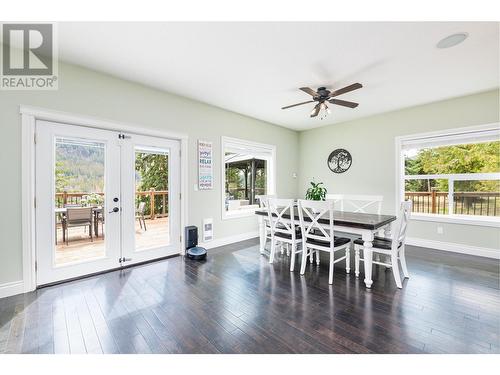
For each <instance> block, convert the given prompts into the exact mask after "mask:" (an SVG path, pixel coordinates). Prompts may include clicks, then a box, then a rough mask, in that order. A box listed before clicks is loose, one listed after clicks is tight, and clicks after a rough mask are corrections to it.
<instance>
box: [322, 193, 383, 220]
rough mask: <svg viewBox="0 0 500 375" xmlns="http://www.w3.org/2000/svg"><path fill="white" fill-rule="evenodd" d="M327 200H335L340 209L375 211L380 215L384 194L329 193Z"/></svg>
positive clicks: (336, 207) (363, 211)
mask: <svg viewBox="0 0 500 375" xmlns="http://www.w3.org/2000/svg"><path fill="white" fill-rule="evenodd" d="M326 200H331V201H333V202H334V207H335V209H336V210H338V211H350V212H361V213H364V214H366V213H374V214H378V215H380V212H381V210H382V202H383V200H384V196H382V195H357V194H327V195H326Z"/></svg>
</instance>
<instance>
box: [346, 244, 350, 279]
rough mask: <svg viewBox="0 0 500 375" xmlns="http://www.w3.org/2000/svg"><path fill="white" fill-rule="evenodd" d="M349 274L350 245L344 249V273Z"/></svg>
mask: <svg viewBox="0 0 500 375" xmlns="http://www.w3.org/2000/svg"><path fill="white" fill-rule="evenodd" d="M350 272H351V244H349V246H347V247H346V248H345V273H350Z"/></svg>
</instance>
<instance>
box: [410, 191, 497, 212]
mask: <svg viewBox="0 0 500 375" xmlns="http://www.w3.org/2000/svg"><path fill="white" fill-rule="evenodd" d="M405 199H407V200H408V199H409V200H411V201H412V202H413V210H412V211H413V212H416V213H429V214H444V215H447V214H449V213H450V212H449V210H450V205H449V194H448V192H441V191H429V192H427V191H419V192H411V191H406V192H405ZM452 199H453V212H452V213H453V214H456V215H477V216H500V192H454V193H453V198H452Z"/></svg>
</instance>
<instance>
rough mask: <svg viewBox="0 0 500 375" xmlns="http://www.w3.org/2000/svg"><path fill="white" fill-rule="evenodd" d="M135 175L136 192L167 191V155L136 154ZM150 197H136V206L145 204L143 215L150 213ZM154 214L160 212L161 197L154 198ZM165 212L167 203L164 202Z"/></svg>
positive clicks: (161, 205) (161, 207) (161, 206)
mask: <svg viewBox="0 0 500 375" xmlns="http://www.w3.org/2000/svg"><path fill="white" fill-rule="evenodd" d="M135 175H136V190H137V191H149V190H151V189H154V190H156V191H160V190H167V189H168V155H164V154H152V153H143V152H136V154H135ZM150 199H151V197H150V196H149V195H138V196H136V205H138V204H139V202H145V203H146V206H145V214H146V215H149V214H150V213H151V212H150V210H151V208H150V207H151V205H150ZM154 200H155V202H154V206H155V212H162V209H163V200H162V199H161V196H156V197H155V199H154ZM165 206H166V207H165V212H168V202H165Z"/></svg>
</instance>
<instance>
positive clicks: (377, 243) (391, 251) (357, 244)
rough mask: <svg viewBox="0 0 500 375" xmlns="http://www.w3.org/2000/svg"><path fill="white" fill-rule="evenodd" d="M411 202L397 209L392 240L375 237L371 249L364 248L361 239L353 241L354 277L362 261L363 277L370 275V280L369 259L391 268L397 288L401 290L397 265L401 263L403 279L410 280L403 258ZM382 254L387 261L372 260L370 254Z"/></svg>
mask: <svg viewBox="0 0 500 375" xmlns="http://www.w3.org/2000/svg"><path fill="white" fill-rule="evenodd" d="M411 206H412V202H411V201H404V202H402V203H401V206H400V209H399V215H398V219H397V221H396V223H395V225H394V227H393V228H394V229H395V233H394V234H393V235H392V238H385V237H378V236H376V237H375V238H374V240H373V242H372V247H371V248H365V247H364V242H363V240H362V239H361V238H358V239H356V240H354V273H355V275H356V277H358V276H359V263H360V261H363V262H364V263H365V277H366V274H367V273H369V274H370V277H369V278H370V279H371V272H372V270H371V268H370V269H368V267H369V266H367V260H368V259H370V263H372V264H378V265H382V266H386V267H390V268H392V273H393V275H394V280H395V281H396V285H397V287H398V288H402V287H403V285H402V282H401V276H400V274H399V264H398V261H399V262H400V263H401V269H402V271H403V275H404V277H405V278H410V274H409V273H408V267H407V266H406V257H405V243H406V230H407V228H408V221H409V219H410V215H411ZM360 250H362V251H363V258H361V257H360ZM373 253H376V254H384V255H387V256H388V259H390V260H388V261H386V262H384V261H380V260H372V254H373Z"/></svg>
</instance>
